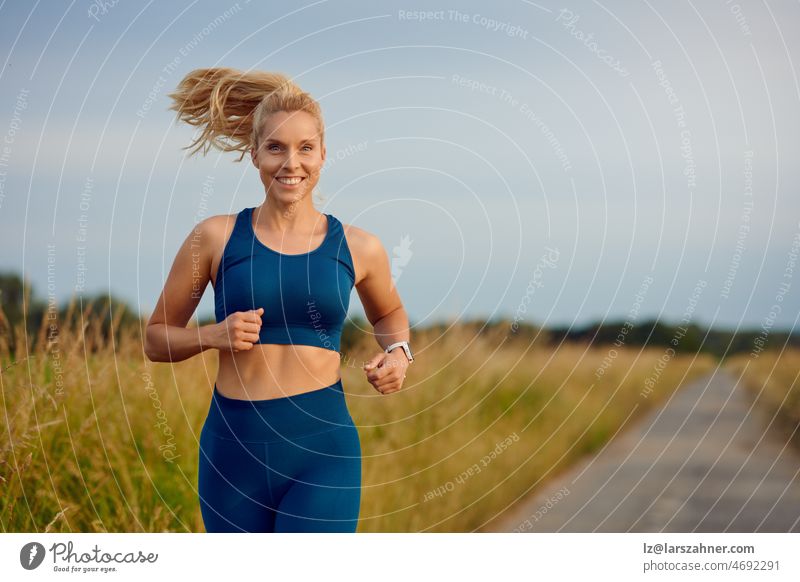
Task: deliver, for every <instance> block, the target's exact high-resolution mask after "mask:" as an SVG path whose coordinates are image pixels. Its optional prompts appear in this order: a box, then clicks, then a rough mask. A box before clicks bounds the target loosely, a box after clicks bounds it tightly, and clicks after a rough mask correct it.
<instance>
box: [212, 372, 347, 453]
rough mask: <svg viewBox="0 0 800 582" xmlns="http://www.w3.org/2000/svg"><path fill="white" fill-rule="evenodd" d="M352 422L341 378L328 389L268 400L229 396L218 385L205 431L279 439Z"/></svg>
mask: <svg viewBox="0 0 800 582" xmlns="http://www.w3.org/2000/svg"><path fill="white" fill-rule="evenodd" d="M352 424H353V419H352V417H351V416H350V411H349V410H348V409H347V401H346V400H345V397H344V391H343V388H342V380H341V378H340V379H339V380H337V381H336V382H334V383H333V384H331V385H330V386H326V387H324V388H318V389H316V390H311V391H309V392H302V393H300V394H294V395H292V396H284V397H282V398H269V399H266V400H240V399H237V398H228V397H227V396H223V395H222V394H221V393H220V392H219V390H217V385H216V384H214V393H213V395H212V397H211V406H210V407H209V410H208V416H207V417H206V420H205V424H204V425H203V430H207V431H209V432H211V433H212V434H214V435H216V436H218V437H222V438H227V439H231V440H239V441H251V442H275V441H283V440H291V439H296V438H299V437H303V436H309V435H312V434H316V433H320V432H325V431H328V430H333V429H335V428H339V427H341V426H347V425H352Z"/></svg>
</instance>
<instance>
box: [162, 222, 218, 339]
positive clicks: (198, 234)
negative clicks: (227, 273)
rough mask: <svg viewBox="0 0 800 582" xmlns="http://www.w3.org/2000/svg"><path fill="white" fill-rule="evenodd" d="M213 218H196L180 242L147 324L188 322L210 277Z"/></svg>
mask: <svg viewBox="0 0 800 582" xmlns="http://www.w3.org/2000/svg"><path fill="white" fill-rule="evenodd" d="M213 218H214V217H211V218H207V219H206V220H203V221H201V222H199V223H198V224H197V225H196V226H195V227H194V228H192V230H191V231H190V232H189V234H188V235H187V237H186V239H185V240H184V241H183V243H182V244H181V246H180V248H179V249H178V252H177V254H176V255H175V260H174V261H173V263H172V268H171V269H170V272H169V275H168V276H167V281H166V283H165V284H164V289H163V291H162V292H161V296H160V297H159V298H158V303H157V304H156V307H155V309H154V310H153V313H152V315H151V316H150V321H148V323H147V325H152V324H156V323H166V324H167V325H174V326H178V327H186V325H187V324H188V323H189V319H190V318H191V317H192V314H193V313H194V311H195V309H197V305H198V304H199V303H200V299H201V298H202V297H203V292H204V291H205V288H206V286H207V285H208V282H209V281H210V277H211V275H210V274H211V260H212V256H213V249H214V242H215V241H214V239H215V233H214V230H215V229H214V228H212V227H213V224H212V222H211V221H212V219H213Z"/></svg>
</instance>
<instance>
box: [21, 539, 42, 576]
mask: <svg viewBox="0 0 800 582" xmlns="http://www.w3.org/2000/svg"><path fill="white" fill-rule="evenodd" d="M44 553H45V552H44V546H43V545H42V544H40V543H39V542H29V543H27V544H25V545H24V546H22V549H21V550H20V551H19V563H20V564H22V567H23V568H25V569H26V570H35V569H36V568H38V567H39V566H40V565H41V563H42V561H43V560H44Z"/></svg>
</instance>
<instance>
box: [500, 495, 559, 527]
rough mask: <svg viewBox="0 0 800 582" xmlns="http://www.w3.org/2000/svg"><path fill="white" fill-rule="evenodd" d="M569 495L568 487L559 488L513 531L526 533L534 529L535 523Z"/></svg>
mask: <svg viewBox="0 0 800 582" xmlns="http://www.w3.org/2000/svg"><path fill="white" fill-rule="evenodd" d="M567 495H569V489H568V488H567V487H561V488H559V490H558V491H556V492H555V493H554V494H553V495H551V496H550V497H548V498H547V501H545V502H544V503H543V504H542V505H541V506H539V509H537V510H536V511H534V512H533V514H532V515H531V516H530V517H529V518H528V519H526V520H525V521H523V522H522V523H520V524H519V525H518V526H517V527H515V528H514V529H513V530H511V531H512V533H524V532H526V531H529V530H531V529H533V524H534V523H535V522H537V521H539V520H540V519H542V517H544V516H545V515H546V514H547V512H548V511H550V510H551V509H553V507H555V505H556V504H557V503H558V502H559V501H561V500H562V499H564V498H565V497H566V496H567ZM531 520H533V521H531Z"/></svg>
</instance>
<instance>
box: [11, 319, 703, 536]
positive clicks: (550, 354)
mask: <svg viewBox="0 0 800 582" xmlns="http://www.w3.org/2000/svg"><path fill="white" fill-rule="evenodd" d="M85 313H87V314H88V313H90V311H89V310H88V309H87V310H86V311H85ZM73 319H76V320H77V321H79V322H80V321H83V323H82V324H79V325H77V326H73V327H69V328H63V327H62V328H61V329H60V330H59V333H58V335H57V337H55V338H52V339H53V341H50V342H49V343H48V342H46V341H45V342H39V343H36V344H35V345H37V346H39V347H37V348H36V349H34V350H33V351H29V349H26V346H30V345H34V343H35V342H32V341H31V340H32V338H29V337H25V335H24V330H23V328H22V325H20V327H19V329H17V330H16V332H17V338H18V340H19V341H20V342H21V343H20V344H18V345H21V346H22V349H21V350H17V352H16V354H17V355H16V359H14V360H13V361H12V357H11V353H10V351H9V348H8V344H7V342H5V341H4V340H3V338H2V337H0V364H1V365H2V372H1V373H0V392H1V394H0V397H1V398H2V399H1V400H0V408H1V409H2V410H0V412H1V413H2V414H0V429H1V430H2V434H3V439H2V441H0V442H2V448H0V487H2V495H0V527H1V528H2V530H3V531H5V532H20V531H35V532H77V531H80V532H164V531H176V532H177V531H180V532H185V531H198V532H199V531H203V525H202V519H201V515H200V511H199V506H198V501H197V493H196V483H197V481H196V479H197V459H198V438H199V433H200V429H201V427H202V424H203V421H204V418H205V414H206V413H207V411H208V406H209V402H210V398H211V390H212V386H213V383H214V379H215V374H216V368H217V355H216V353H214V352H211V351H209V352H205V353H203V354H199V355H198V356H196V357H194V358H191V359H190V360H187V361H183V362H178V363H174V364H153V363H151V362H149V361H147V360H146V358H145V357H144V355H143V352H142V339H141V335H140V330H138V329H136V328H135V327H134V328H128V329H125V330H121V331H120V333H119V334H115V335H114V336H113V337H114V338H116V339H112V340H110V341H105V340H103V339H102V334H101V333H100V327H99V325H98V324H97V322H96V318H94V320H89V319H88V318H80V317H78V318H73ZM67 320H70V318H69V317H68V318H67ZM49 323H50V322H47V321H43V322H42V328H41V331H40V338H43V339H46V338H47V336H48V327H47V326H48V324H49ZM114 323H115V324H116V323H117V322H116V321H115V322H114ZM437 334H438V335H437ZM414 345H415V352H416V354H417V355H418V358H417V360H416V361H415V363H414V364H413V365H412V367H411V368H410V370H409V373H408V378H407V380H406V384H405V387H404V389H403V390H402V391H401V392H399V393H396V394H393V395H387V396H383V395H381V394H379V393H378V392H376V391H375V390H374V389H373V388H372V387H371V385H369V383H368V382H367V381H366V380H365V379H364V376H363V372H361V371H360V369H358V367H357V366H356V365H355V363H357V362H361V361H363V360H365V359H367V358H368V357H370V356H371V355H372V354H374V353H375V351H376V349H377V344H375V343H374V340H372V339H369V338H367V339H366V340H364V341H362V342H360V343H357V344H356V345H355V347H354V348H352V349H351V350H350V352H349V353H347V354H345V358H344V359H343V362H344V363H343V367H342V377H343V383H344V387H345V391H346V392H347V399H348V405H349V407H350V410H351V414H352V416H353V418H354V420H355V421H356V424H357V425H358V426H359V434H360V436H361V443H362V450H363V454H364V461H363V481H362V482H363V492H362V504H361V522H360V524H359V531H363V532H368V531H406V532H410V531H474V530H477V529H479V528H480V526H481V525H482V524H484V523H486V522H487V521H488V520H489V519H491V518H492V517H493V516H495V515H497V514H498V513H500V512H502V511H503V510H505V509H506V508H507V507H509V506H510V505H511V504H513V502H514V501H515V500H517V499H519V498H520V497H521V496H523V495H525V494H527V493H530V492H532V491H535V489H536V488H537V487H540V486H541V485H542V484H543V483H544V482H546V481H547V480H548V479H550V478H552V477H553V476H554V475H555V474H557V473H558V472H559V471H561V470H563V469H564V468H566V467H567V466H569V465H570V464H572V463H573V462H575V460H576V459H577V458H579V457H581V456H582V455H587V454H592V453H593V452H595V451H597V449H599V448H600V447H602V446H603V445H604V444H605V443H606V442H607V441H608V440H609V438H611V437H612V436H613V435H614V434H615V433H616V432H617V431H618V430H619V429H620V427H621V426H622V425H623V423H624V422H625V420H626V418H628V417H629V416H631V419H633V418H635V417H637V416H639V415H640V414H642V413H643V412H645V411H646V410H647V409H649V408H651V407H653V406H657V405H658V404H659V403H661V402H662V401H663V400H664V399H666V398H668V397H669V396H670V394H672V392H674V391H675V390H676V389H677V388H678V386H679V385H680V384H681V383H683V382H686V381H687V380H689V379H691V378H693V377H695V376H697V375H700V374H703V373H705V372H707V371H710V370H711V369H712V368H713V362H712V361H711V360H710V359H709V358H708V357H705V356H704V357H702V358H696V359H695V358H692V357H688V356H676V357H674V358H672V359H671V360H670V361H669V363H668V364H667V365H666V367H665V368H664V369H663V370H660V373H659V374H658V381H657V383H656V385H655V387H654V389H653V390H652V391H651V392H649V393H644V392H643V390H642V389H643V385H644V382H645V379H647V378H648V377H649V378H653V377H654V370H656V369H657V361H658V359H659V358H661V357H662V356H663V355H664V350H663V349H646V350H643V351H639V350H638V349H633V348H631V349H621V350H618V353H617V355H616V358H615V359H613V363H612V365H611V366H610V367H608V368H607V369H606V371H605V374H604V375H602V376H601V377H600V378H599V379H598V378H597V377H596V375H595V372H596V370H597V369H598V368H599V367H601V364H602V362H603V358H607V357H608V354H609V352H608V350H607V349H605V348H591V347H587V346H583V345H575V344H570V345H562V346H560V347H558V348H546V347H543V346H541V345H539V344H538V343H536V342H533V343H532V344H531V342H530V341H529V340H528V339H525V338H519V337H518V338H514V339H510V340H509V339H508V336H504V335H503V334H498V333H496V334H495V335H476V334H475V333H474V330H473V329H471V328H460V327H459V326H457V325H456V326H453V328H452V329H450V330H449V331H447V332H446V333H444V334H441V333H439V332H434V331H429V332H426V331H424V330H421V331H419V332H417V333H415V336H414ZM606 362H607V363H608V360H606ZM659 369H660V368H659ZM632 413H633V414H632ZM476 468H477V470H476Z"/></svg>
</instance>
